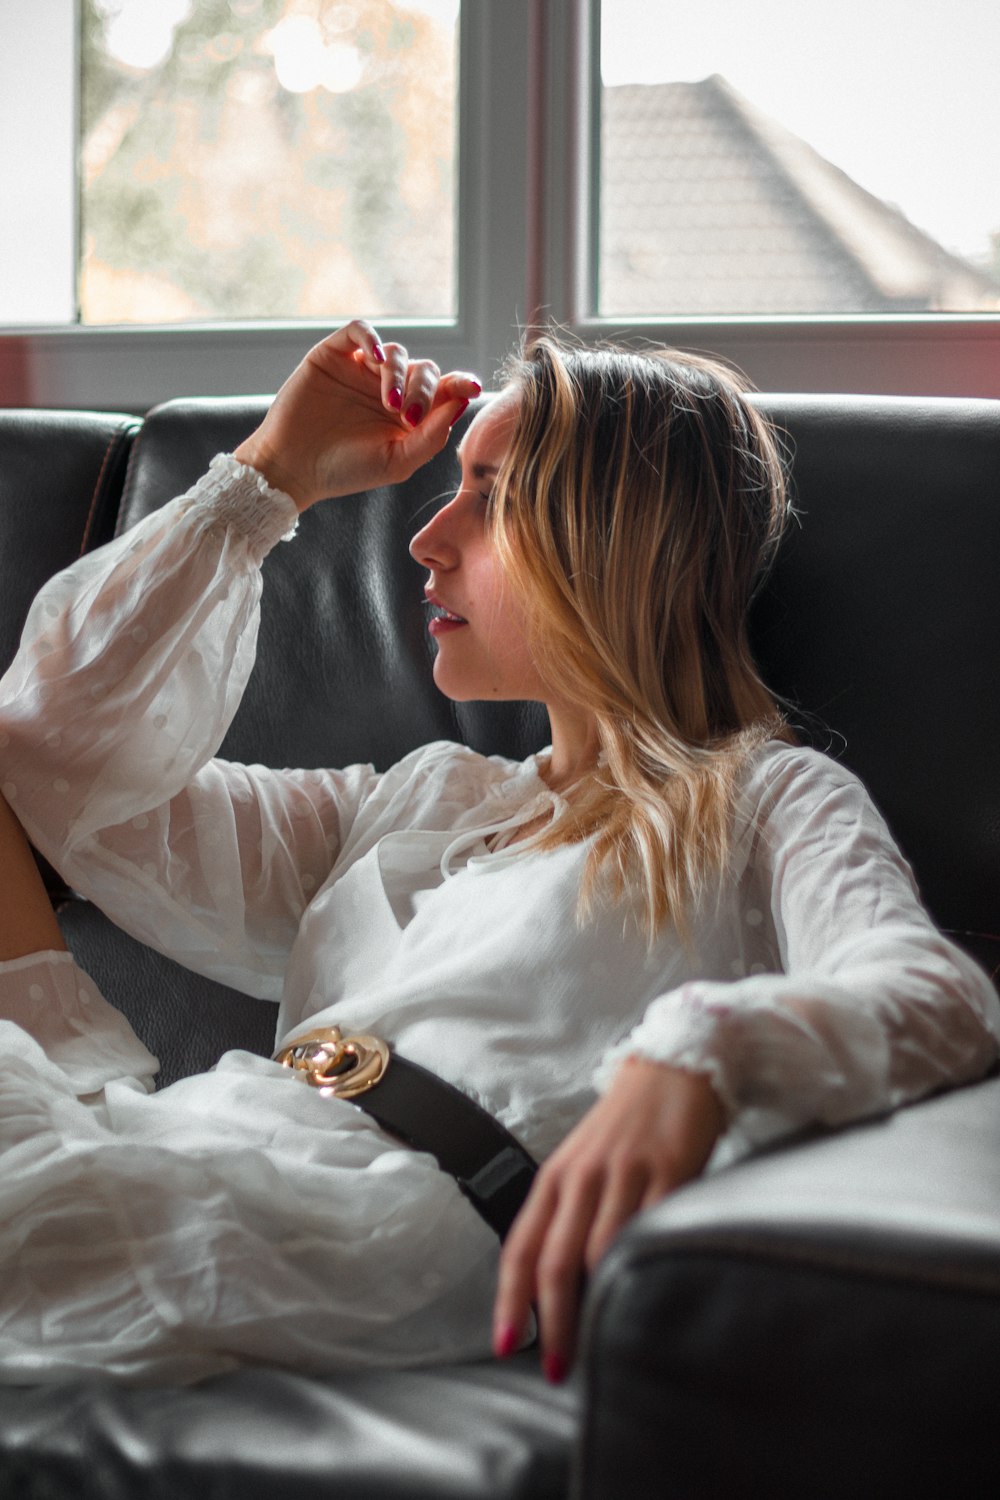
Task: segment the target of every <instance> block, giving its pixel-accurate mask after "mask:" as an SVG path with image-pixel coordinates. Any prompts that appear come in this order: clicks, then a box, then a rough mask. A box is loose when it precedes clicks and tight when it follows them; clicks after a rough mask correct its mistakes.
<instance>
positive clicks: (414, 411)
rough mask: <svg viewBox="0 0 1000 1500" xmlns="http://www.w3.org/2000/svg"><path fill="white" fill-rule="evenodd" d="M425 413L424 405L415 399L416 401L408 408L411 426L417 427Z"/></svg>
mask: <svg viewBox="0 0 1000 1500" xmlns="http://www.w3.org/2000/svg"><path fill="white" fill-rule="evenodd" d="M423 414H424V409H423V407H422V406H418V405H417V403H416V401H414V403H413V405H412V406H408V407H407V408H406V420H407V421H408V422H409V424H410V426H411V427H416V425H417V423H418V422H419V421H420V419H421V417H422V416H423Z"/></svg>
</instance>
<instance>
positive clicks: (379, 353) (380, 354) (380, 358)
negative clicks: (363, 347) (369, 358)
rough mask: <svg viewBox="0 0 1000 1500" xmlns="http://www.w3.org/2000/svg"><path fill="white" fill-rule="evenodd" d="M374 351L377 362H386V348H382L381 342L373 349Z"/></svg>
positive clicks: (381, 363)
mask: <svg viewBox="0 0 1000 1500" xmlns="http://www.w3.org/2000/svg"><path fill="white" fill-rule="evenodd" d="M372 353H373V354H374V356H375V361H376V363H377V364H380V365H384V364H385V350H384V349H383V348H382V345H381V344H376V345H375V347H374V348H373V350H372Z"/></svg>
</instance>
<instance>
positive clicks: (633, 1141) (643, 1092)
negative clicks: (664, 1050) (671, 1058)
mask: <svg viewBox="0 0 1000 1500" xmlns="http://www.w3.org/2000/svg"><path fill="white" fill-rule="evenodd" d="M724 1127H725V1117H724V1114H723V1110H722V1106H721V1105H720V1103H719V1100H718V1097H717V1095H716V1094H715V1091H714V1090H713V1088H712V1086H711V1084H710V1083H709V1081H708V1079H707V1078H706V1077H705V1076H704V1075H703V1074H700V1073H689V1072H686V1071H685V1070H683V1069H680V1068H674V1067H668V1066H667V1065H665V1064H663V1063H656V1062H650V1061H648V1060H647V1059H645V1058H638V1057H631V1058H628V1059H627V1060H626V1061H625V1062H624V1063H623V1064H622V1066H621V1068H620V1069H619V1070H618V1072H617V1074H616V1075H615V1077H614V1080H613V1081H612V1084H611V1087H610V1088H609V1089H608V1091H607V1093H606V1094H604V1095H603V1097H602V1098H601V1099H599V1100H598V1102H597V1103H596V1104H595V1105H594V1107H593V1108H592V1109H591V1110H589V1111H588V1113H587V1114H586V1115H585V1116H584V1118H583V1119H582V1120H581V1121H580V1124H579V1125H578V1126H577V1127H576V1129H575V1130H573V1131H571V1133H570V1134H569V1135H568V1136H567V1137H566V1139H565V1140H564V1141H563V1142H562V1144H561V1145H560V1146H559V1147H558V1149H557V1150H556V1151H555V1152H554V1153H553V1154H552V1156H551V1157H549V1159H548V1160H547V1161H546V1162H545V1163H544V1165H543V1166H542V1167H541V1168H540V1170H539V1173H538V1176H537V1178H536V1179H535V1183H534V1186H533V1187H532V1189H531V1192H530V1193H529V1194H528V1197H527V1199H526V1201H525V1204H524V1207H523V1208H522V1209H521V1212H520V1213H519V1214H518V1216H517V1218H516V1219H515V1221H514V1225H513V1227H512V1229H511V1231H510V1234H509V1235H508V1237H507V1240H506V1243H505V1244H504V1248H503V1252H502V1254H501V1257H500V1280H499V1287H498V1290H497V1297H496V1304H495V1308H494V1323H493V1346H494V1349H495V1351H496V1353H497V1354H498V1355H500V1356H503V1355H506V1354H510V1353H512V1352H513V1351H514V1349H516V1348H517V1347H518V1345H519V1343H520V1342H521V1339H522V1337H523V1334H524V1331H525V1328H526V1326H527V1321H528V1314H529V1310H530V1307H531V1304H532V1303H535V1305H536V1308H537V1313H538V1323H539V1336H540V1342H541V1348H542V1364H543V1368H544V1370H545V1373H546V1375H547V1376H548V1378H549V1379H550V1380H553V1381H558V1380H561V1379H562V1378H563V1376H564V1375H565V1374H566V1371H567V1370H568V1368H569V1365H570V1362H571V1360H572V1356H573V1342H574V1332H575V1328H576V1320H577V1313H578V1311H579V1304H580V1298H581V1294H582V1290H583V1283H584V1277H585V1275H586V1273H587V1272H588V1271H592V1270H593V1269H594V1267H595V1266H596V1265H597V1262H598V1261H599V1260H600V1258H601V1256H602V1255H603V1254H604V1252H605V1250H606V1249H607V1248H608V1246H609V1245H610V1243H611V1241H612V1240H613V1239H614V1238H615V1236H616V1234H617V1233H618V1231H619V1230H620V1229H621V1228H622V1226H623V1225H624V1224H625V1223H626V1221H627V1220H628V1219H630V1218H631V1217H632V1215H633V1214H635V1213H637V1212H638V1211H639V1209H641V1208H648V1207H649V1205H650V1204H652V1203H656V1202H657V1201H658V1200H659V1199H660V1198H662V1197H663V1196H664V1194H665V1193H668V1192H670V1190H671V1189H672V1188H676V1187H679V1186H680V1185H681V1184H682V1183H684V1182H687V1181H689V1179H690V1178H692V1177H696V1176H697V1175H698V1173H699V1172H700V1171H701V1170H702V1168H703V1167H704V1165H705V1163H706V1162H707V1161H708V1158H709V1156H710V1155H711V1153H712V1148H713V1146H714V1145H715V1143H716V1141H717V1140H718V1138H719V1136H720V1135H721V1133H722V1131H723V1129H724Z"/></svg>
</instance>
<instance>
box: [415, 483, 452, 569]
mask: <svg viewBox="0 0 1000 1500" xmlns="http://www.w3.org/2000/svg"><path fill="white" fill-rule="evenodd" d="M457 499H458V496H457V495H456V496H455V499H453V500H449V501H448V503H447V505H442V507H441V509H440V510H439V511H437V512H436V514H435V515H433V516H431V518H430V520H429V521H428V522H427V525H426V526H423V527H421V529H420V530H419V531H418V532H417V534H416V536H415V537H413V539H412V541H411V542H410V556H411V557H412V558H413V559H414V561H415V562H418V563H419V564H420V566H421V567H422V568H427V569H429V570H430V571H431V572H432V573H434V572H437V573H441V572H446V571H447V570H448V569H449V568H453V567H455V565H456V564H457V562H458V560H459V556H460V553H461V547H460V545H459V535H458V533H459V529H460V519H461V518H460V517H458V516H457V515H456V513H455V512H456V501H457Z"/></svg>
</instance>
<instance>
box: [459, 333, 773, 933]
mask: <svg viewBox="0 0 1000 1500" xmlns="http://www.w3.org/2000/svg"><path fill="white" fill-rule="evenodd" d="M504 373H505V381H504V384H505V386H506V387H507V388H511V387H512V388H513V389H514V391H516V393H517V396H518V400H519V410H518V421H517V427H516V433H515V436H514V440H513V443H512V446H511V448H510V450H509V452H508V454H507V456H506V458H505V460H504V463H503V465H502V468H501V471H500V474H499V476H498V478H497V482H496V484H495V486H494V489H493V495H492V500H491V507H490V512H489V517H490V521H489V524H490V526H491V530H492V537H493V541H494V544H495V546H496V548H497V550H498V553H499V556H500V558H501V561H502V563H503V565H504V568H505V571H506V574H507V576H508V579H509V581H510V584H511V586H512V587H513V589H514V590H515V592H516V594H517V595H518V596H519V598H520V601H521V603H522V605H523V607H524V610H525V615H526V621H527V629H528V638H529V643H530V645H531V648H532V653H533V656H534V659H535V662H536V664H537V666H538V668H539V671H540V672H541V674H542V677H543V679H544V680H545V681H546V682H547V683H550V684H551V685H552V687H553V689H554V690H555V692H556V693H557V694H558V696H559V698H560V699H561V700H562V701H564V702H568V703H571V704H574V705H577V706H579V707H581V708H584V709H586V710H588V711H589V712H592V713H593V714H595V715H596V718H597V725H598V733H599V739H600V747H601V752H602V753H601V755H600V759H599V764H598V766H597V768H596V770H595V771H594V772H593V773H592V774H590V775H588V776H587V777H585V778H584V779H583V781H581V782H580V783H579V784H578V785H577V786H576V787H574V788H573V789H572V791H571V793H570V794H569V795H568V810H567V812H566V813H565V814H564V815H563V816H562V817H561V818H559V819H558V820H556V821H555V822H554V823H553V824H552V826H551V827H550V828H549V829H548V830H547V831H546V833H545V835H544V836H543V837H542V838H541V839H540V840H539V841H538V846H540V847H542V848H545V847H554V846H556V845H559V844H562V843H567V842H570V841H576V840H579V839H581V838H586V837H589V836H590V835H594V840H593V845H592V848H591V851H590V854H589V857H588V861H587V864H586V867H585V871H584V878H583V883H582V887H581V901H580V913H581V919H585V918H586V916H587V914H588V912H590V910H591V909H592V906H593V902H594V899H595V897H596V895H597V893H598V891H599V890H600V891H601V892H602V894H606V895H610V897H611V899H612V900H616V901H624V902H625V903H626V905H627V908H628V910H630V911H632V912H633V914H634V916H635V918H636V920H638V922H639V923H640V925H641V927H642V929H643V930H644V931H645V933H646V936H647V939H648V941H649V942H650V943H652V942H653V941H654V939H655V937H656V935H657V934H658V933H659V932H660V931H661V930H662V929H663V927H664V926H665V924H666V923H667V922H668V920H669V921H672V922H673V924H674V926H675V927H676V929H677V930H678V931H679V933H680V934H681V936H682V937H686V936H687V934H688V933H689V930H690V927H689V922H688V914H689V912H690V910H691V907H692V904H693V903H697V902H698V901H700V900H701V899H702V897H703V895H704V894H705V892H706V890H707V889H708V888H709V887H710V885H711V884H712V882H713V880H715V879H717V878H718V876H719V874H720V873H722V872H724V871H725V869H726V866H727V864H728V861H729V858H730V850H731V843H732V827H733V812H734V807H735V801H736V795H737V791H738V787H739V782H740V775H741V772H742V770H743V768H744V766H745V764H746V761H747V759H748V757H749V756H750V755H751V754H752V753H753V751H754V750H755V748H756V747H758V746H759V745H760V744H762V743H763V742H764V741H765V740H767V739H768V738H771V737H780V738H784V739H788V740H792V739H793V738H794V737H793V735H792V734H791V732H790V730H789V729H788V727H787V726H786V724H785V722H784V720H783V718H782V716H781V714H780V712H779V710H778V707H777V704H776V702H775V699H774V697H773V696H772V694H771V693H770V692H769V691H768V689H767V687H766V686H765V685H764V683H763V682H762V680H761V678H760V676H759V674H758V671H757V668H756V665H755V663H754V660H753V657H752V655H751V652H750V647H749V642H748V637H747V614H748V610H749V606H750V602H751V599H752V597H753V595H754V591H755V589H756V588H757V586H758V585H759V583H760V581H761V579H762V577H763V575H764V574H765V572H766V570H767V568H768V566H769V564H770V561H771V559H772V557H773V555H774V552H775V549H776V547H777V544H778V541H779V538H780V536H781V534H782V530H783V528H784V526H785V522H786V519H787V516H788V513H789V501H788V496H787V489H786V484H785V473H784V464H783V461H782V454H781V449H780V444H779V441H778V439H777V436H776V434H775V433H774V431H773V430H772V429H771V427H770V426H769V425H768V423H767V422H766V421H765V420H764V419H763V418H762V417H761V415H760V414H759V413H758V412H757V411H756V410H755V409H754V407H753V406H752V405H751V404H750V403H749V402H748V401H747V399H746V389H747V388H746V387H745V386H744V385H743V383H742V382H741V381H740V379H739V378H738V377H737V376H736V375H734V374H733V373H732V372H731V371H730V370H728V369H727V368H726V367H724V366H722V365H721V364H718V363H716V362H714V361H711V360H707V359H702V358H698V357H694V356H691V355H687V354H681V353H677V352H675V351H669V350H663V351H650V352H643V353H635V352H631V351H628V350H624V349H618V348H601V349H596V350H595V349H577V348H571V347H565V346H563V345H561V344H560V343H559V342H558V341H556V340H555V339H554V338H552V337H551V336H549V335H543V336H539V337H536V338H534V339H533V340H532V341H531V342H530V343H529V344H528V345H527V346H526V347H525V348H524V349H523V350H522V352H521V353H520V354H519V355H518V356H516V357H514V358H512V359H511V360H510V361H508V364H507V366H506V369H505V372H504Z"/></svg>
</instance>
